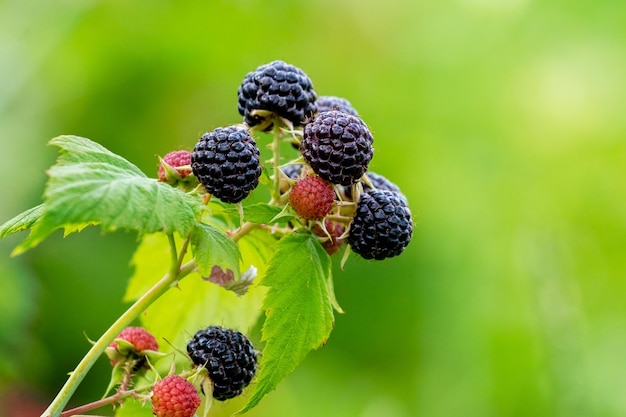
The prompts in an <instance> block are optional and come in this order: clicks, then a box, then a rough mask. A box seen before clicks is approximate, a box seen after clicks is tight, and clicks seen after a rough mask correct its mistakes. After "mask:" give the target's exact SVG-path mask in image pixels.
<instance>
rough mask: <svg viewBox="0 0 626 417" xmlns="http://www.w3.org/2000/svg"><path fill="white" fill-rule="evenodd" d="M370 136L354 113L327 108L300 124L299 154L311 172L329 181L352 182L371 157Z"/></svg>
mask: <svg viewBox="0 0 626 417" xmlns="http://www.w3.org/2000/svg"><path fill="white" fill-rule="evenodd" d="M373 142H374V138H373V137H372V134H371V133H370V131H369V129H368V128H367V126H366V125H365V123H364V122H363V120H361V119H360V118H359V117H358V116H353V115H351V114H347V113H343V112H340V111H338V110H331V111H327V112H324V113H320V114H319V115H318V116H317V117H316V118H315V119H314V120H313V121H312V122H311V123H308V124H307V125H305V126H304V134H303V137H302V142H301V144H300V150H301V151H302V156H303V157H304V159H305V160H306V161H307V162H308V163H309V165H310V166H311V168H312V169H313V171H314V172H315V173H316V174H317V175H319V176H320V177H322V178H323V179H325V180H326V181H329V182H331V183H333V184H339V185H350V184H354V183H356V182H357V181H359V179H360V178H361V177H362V176H363V174H365V172H366V171H367V168H368V166H369V163H370V161H371V159H372V156H373V153H374V148H373V147H372V143H373Z"/></svg>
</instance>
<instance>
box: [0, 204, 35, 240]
mask: <svg viewBox="0 0 626 417" xmlns="http://www.w3.org/2000/svg"><path fill="white" fill-rule="evenodd" d="M43 208H44V205H43V204H40V205H38V206H35V207H33V208H31V209H28V210H26V211H25V212H23V213H21V214H18V215H17V216H15V217H13V218H12V219H11V220H8V221H6V222H5V223H4V224H3V225H2V226H0V237H7V236H9V235H11V234H13V233H17V232H21V231H22V230H26V229H30V228H31V227H33V225H34V224H35V223H36V222H37V221H38V220H39V219H40V218H41V213H42V211H43Z"/></svg>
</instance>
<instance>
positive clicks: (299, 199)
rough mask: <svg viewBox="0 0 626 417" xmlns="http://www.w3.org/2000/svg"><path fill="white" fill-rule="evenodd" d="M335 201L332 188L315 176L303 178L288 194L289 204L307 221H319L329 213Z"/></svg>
mask: <svg viewBox="0 0 626 417" xmlns="http://www.w3.org/2000/svg"><path fill="white" fill-rule="evenodd" d="M334 201H335V190H334V189H333V186H332V185H331V184H330V183H329V182H326V181H324V180H323V179H321V178H320V177H317V176H310V177H304V178H302V179H300V180H298V181H297V182H296V184H295V185H294V186H293V188H292V189H291V192H290V193H289V204H291V207H293V209H294V210H295V211H296V213H298V215H299V216H300V217H302V218H304V219H307V220H319V219H322V218H323V217H324V216H326V215H327V214H328V213H330V210H331V209H332V206H333V202H334Z"/></svg>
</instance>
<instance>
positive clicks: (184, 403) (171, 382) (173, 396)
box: [152, 375, 201, 417]
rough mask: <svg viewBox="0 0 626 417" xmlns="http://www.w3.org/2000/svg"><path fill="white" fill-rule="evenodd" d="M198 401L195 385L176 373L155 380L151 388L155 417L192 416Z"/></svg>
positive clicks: (198, 403)
mask: <svg viewBox="0 0 626 417" xmlns="http://www.w3.org/2000/svg"><path fill="white" fill-rule="evenodd" d="M200 402H201V400H200V396H199V395H198V390H196V387H194V386H193V384H192V383H191V382H189V381H187V380H186V379H185V378H182V377H180V376H178V375H169V376H167V377H165V378H163V379H161V380H160V381H157V383H156V384H154V387H153V389H152V413H153V414H154V415H155V416H156V417H192V416H193V415H194V414H195V413H196V410H197V409H198V407H200Z"/></svg>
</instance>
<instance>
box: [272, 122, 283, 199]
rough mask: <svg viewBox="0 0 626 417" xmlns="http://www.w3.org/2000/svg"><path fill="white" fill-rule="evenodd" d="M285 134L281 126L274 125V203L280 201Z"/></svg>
mask: <svg viewBox="0 0 626 417" xmlns="http://www.w3.org/2000/svg"><path fill="white" fill-rule="evenodd" d="M282 136H283V133H282V131H281V128H280V126H278V122H276V123H274V140H273V141H272V148H271V149H272V155H273V159H272V165H274V167H273V168H274V189H273V192H272V201H271V202H270V204H272V202H278V201H279V200H280V175H281V173H280V168H279V167H278V166H279V165H280V141H281V139H282Z"/></svg>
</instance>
